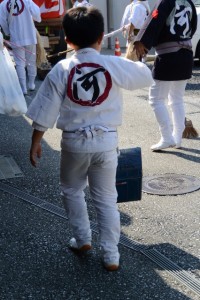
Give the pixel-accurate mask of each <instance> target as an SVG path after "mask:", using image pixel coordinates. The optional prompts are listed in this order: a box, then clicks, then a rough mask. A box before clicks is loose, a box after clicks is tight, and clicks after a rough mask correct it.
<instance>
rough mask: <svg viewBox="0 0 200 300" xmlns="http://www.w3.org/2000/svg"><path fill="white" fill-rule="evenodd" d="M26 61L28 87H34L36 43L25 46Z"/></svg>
mask: <svg viewBox="0 0 200 300" xmlns="http://www.w3.org/2000/svg"><path fill="white" fill-rule="evenodd" d="M25 48H26V50H27V51H26V62H27V75H28V89H29V90H32V91H33V90H34V89H35V78H36V75H37V67H36V45H29V46H26V47H25Z"/></svg>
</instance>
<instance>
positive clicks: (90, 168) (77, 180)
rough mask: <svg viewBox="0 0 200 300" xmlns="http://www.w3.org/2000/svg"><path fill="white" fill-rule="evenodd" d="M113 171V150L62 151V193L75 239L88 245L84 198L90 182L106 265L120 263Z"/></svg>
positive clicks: (89, 238) (118, 224)
mask: <svg viewBox="0 0 200 300" xmlns="http://www.w3.org/2000/svg"><path fill="white" fill-rule="evenodd" d="M116 168H117V151H116V150H112V151H105V152H98V153H74V152H68V151H65V150H62V151H61V174H60V184H61V192H62V196H63V202H64V206H65V209H66V211H67V214H68V217H69V221H70V224H71V227H72V230H73V234H74V237H75V238H76V240H77V244H78V246H79V247H81V246H82V245H83V244H86V243H91V229H90V222H89V217H88V212H87V205H86V202H85V195H84V189H85V188H86V186H87V182H89V188H90V194H91V197H92V200H93V203H94V206H95V209H96V213H97V223H98V226H99V235H100V246H101V248H102V252H103V259H104V262H105V263H109V262H112V263H113V262H115V263H118V262H119V252H118V246H117V245H118V243H119V238H120V216H119V212H118V208H117V203H116V202H117V191H116V186H115V184H116V182H115V181H116ZM87 180H88V181H87Z"/></svg>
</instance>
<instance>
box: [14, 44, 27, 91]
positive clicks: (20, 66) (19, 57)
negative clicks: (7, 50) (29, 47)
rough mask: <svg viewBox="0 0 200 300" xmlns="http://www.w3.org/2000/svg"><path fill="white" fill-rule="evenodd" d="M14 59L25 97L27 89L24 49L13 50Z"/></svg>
mask: <svg viewBox="0 0 200 300" xmlns="http://www.w3.org/2000/svg"><path fill="white" fill-rule="evenodd" d="M13 57H14V60H15V64H16V72H17V75H18V78H19V83H20V86H21V89H22V92H23V94H24V95H26V94H27V88H26V69H25V67H26V54H25V50H24V49H22V48H13Z"/></svg>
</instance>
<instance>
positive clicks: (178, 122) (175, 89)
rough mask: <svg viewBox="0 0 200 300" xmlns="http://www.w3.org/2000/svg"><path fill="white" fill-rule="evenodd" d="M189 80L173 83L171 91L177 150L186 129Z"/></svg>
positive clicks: (170, 101) (170, 103) (170, 99)
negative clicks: (186, 92)
mask: <svg viewBox="0 0 200 300" xmlns="http://www.w3.org/2000/svg"><path fill="white" fill-rule="evenodd" d="M186 84H187V80H180V81H173V82H172V84H171V86H170V91H169V106H170V108H171V112H172V123H173V133H172V135H173V137H174V140H175V143H176V148H180V147H181V141H182V135H183V131H184V129H185V108H184V98H183V97H184V93H185V87H186Z"/></svg>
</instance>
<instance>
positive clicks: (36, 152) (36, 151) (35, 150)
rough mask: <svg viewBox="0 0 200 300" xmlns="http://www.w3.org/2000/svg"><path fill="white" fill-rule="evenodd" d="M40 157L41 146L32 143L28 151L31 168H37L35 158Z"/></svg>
mask: <svg viewBox="0 0 200 300" xmlns="http://www.w3.org/2000/svg"><path fill="white" fill-rule="evenodd" d="M41 157H42V146H41V144H40V143H32V145H31V149H30V162H31V164H32V166H33V167H35V168H36V167H37V158H41Z"/></svg>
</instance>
